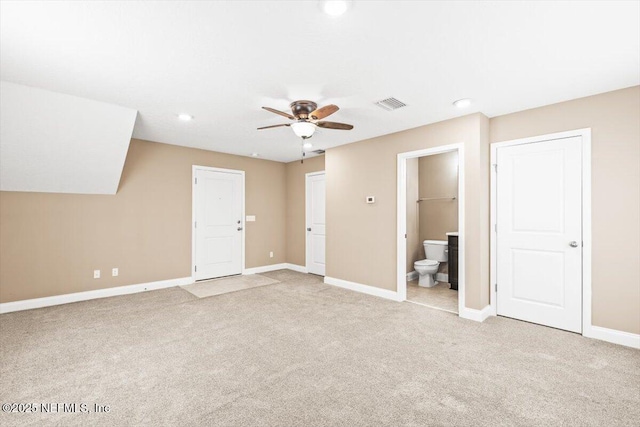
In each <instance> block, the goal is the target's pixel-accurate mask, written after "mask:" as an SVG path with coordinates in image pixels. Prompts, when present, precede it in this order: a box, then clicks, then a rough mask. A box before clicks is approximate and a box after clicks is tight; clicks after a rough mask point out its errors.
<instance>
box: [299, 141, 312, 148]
mask: <svg viewBox="0 0 640 427" xmlns="http://www.w3.org/2000/svg"><path fill="white" fill-rule="evenodd" d="M302 146H303V147H304V148H306V149H309V148H312V147H313V144H312V143H310V142H305V143H304V144H303V145H302Z"/></svg>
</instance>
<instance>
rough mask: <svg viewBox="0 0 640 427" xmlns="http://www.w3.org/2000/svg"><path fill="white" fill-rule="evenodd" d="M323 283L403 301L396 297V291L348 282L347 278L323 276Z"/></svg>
mask: <svg viewBox="0 0 640 427" xmlns="http://www.w3.org/2000/svg"><path fill="white" fill-rule="evenodd" d="M324 283H326V284H327V285H332V286H337V287H339V288H343V289H348V290H350V291H356V292H360V293H363V294H367V295H373V296H375V297H380V298H385V299H390V300H392V301H398V302H399V301H403V300H401V299H400V298H399V297H398V293H397V292H393V291H390V290H388V289H382V288H378V287H375V286H369V285H363V284H362V283H356V282H349V281H347V280H342V279H336V278H335V277H328V276H325V278H324Z"/></svg>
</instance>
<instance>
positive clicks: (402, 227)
mask: <svg viewBox="0 0 640 427" xmlns="http://www.w3.org/2000/svg"><path fill="white" fill-rule="evenodd" d="M456 150H457V151H458V311H459V312H460V313H462V312H463V310H464V308H465V288H466V286H465V277H466V276H465V210H464V209H465V186H464V173H465V152H464V143H457V144H449V145H442V146H439V147H434V148H427V149H424V150H416V151H409V152H406V153H399V154H398V188H397V194H398V201H397V231H396V233H397V264H396V273H397V276H396V277H397V292H396V293H397V297H398V300H399V301H405V300H406V299H407V281H406V277H407V276H406V268H407V267H406V265H407V264H406V262H407V244H406V238H405V237H404V236H405V233H406V232H407V231H406V230H407V159H413V158H417V157H424V156H430V155H433V154H441V153H448V152H451V151H456Z"/></svg>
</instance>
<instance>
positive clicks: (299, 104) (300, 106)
mask: <svg viewBox="0 0 640 427" xmlns="http://www.w3.org/2000/svg"><path fill="white" fill-rule="evenodd" d="M290 107H291V112H292V113H293V115H294V116H296V118H298V119H308V118H309V114H311V113H312V112H313V111H315V110H316V109H317V108H318V104H316V103H315V102H313V101H306V100H302V101H294V102H292V103H291V105H290Z"/></svg>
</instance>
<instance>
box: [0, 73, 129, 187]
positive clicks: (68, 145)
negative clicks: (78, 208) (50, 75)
mask: <svg viewBox="0 0 640 427" xmlns="http://www.w3.org/2000/svg"><path fill="white" fill-rule="evenodd" d="M0 93H1V94H2V96H1V97H0V190H1V191H37V192H45V193H80V194H116V192H117V190H118V184H119V183H120V176H121V174H122V168H123V167H124V162H125V159H126V157H127V150H128V149H129V141H130V140H131V134H132V132H133V126H134V124H135V121H136V110H132V109H131V108H124V107H120V106H118V105H110V104H105V103H104V102H97V101H93V100H90V99H83V98H78V97H76V96H71V95H64V94H60V93H55V92H51V91H48V90H42V89H37V88H32V87H28V86H23V85H18V84H15V83H8V82H0Z"/></svg>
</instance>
